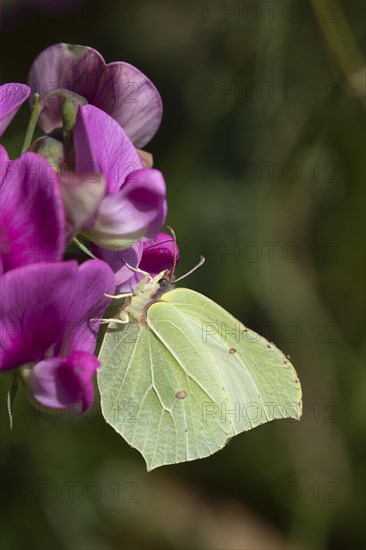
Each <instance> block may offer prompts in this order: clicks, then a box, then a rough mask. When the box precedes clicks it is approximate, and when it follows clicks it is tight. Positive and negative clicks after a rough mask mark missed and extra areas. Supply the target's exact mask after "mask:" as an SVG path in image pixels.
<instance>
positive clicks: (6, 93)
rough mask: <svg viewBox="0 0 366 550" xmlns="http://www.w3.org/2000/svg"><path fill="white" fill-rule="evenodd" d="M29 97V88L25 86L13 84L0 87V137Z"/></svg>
mask: <svg viewBox="0 0 366 550" xmlns="http://www.w3.org/2000/svg"><path fill="white" fill-rule="evenodd" d="M29 95H30V88H29V86H27V85H26V84H18V83H15V82H13V83H10V84H4V85H3V86H0V136H2V134H3V133H4V132H5V130H6V128H7V127H8V126H9V124H10V122H11V121H12V119H13V118H14V116H15V115H16V113H17V112H18V110H19V108H20V106H21V105H22V104H23V103H24V101H26V100H27V99H28V97H29Z"/></svg>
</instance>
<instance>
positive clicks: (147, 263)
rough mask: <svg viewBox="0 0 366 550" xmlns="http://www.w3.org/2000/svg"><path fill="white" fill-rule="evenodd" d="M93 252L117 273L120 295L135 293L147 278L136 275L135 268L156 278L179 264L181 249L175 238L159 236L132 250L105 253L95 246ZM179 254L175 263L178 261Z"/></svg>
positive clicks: (139, 244)
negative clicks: (175, 242) (136, 288)
mask: <svg viewBox="0 0 366 550" xmlns="http://www.w3.org/2000/svg"><path fill="white" fill-rule="evenodd" d="M93 252H94V253H95V255H96V256H98V257H99V258H102V259H103V260H104V261H105V262H107V263H108V264H109V265H110V266H111V268H112V269H113V271H114V274H115V277H116V286H117V287H118V292H121V293H123V292H133V291H134V290H135V287H136V285H137V283H138V282H139V281H140V280H141V279H142V278H143V274H142V273H135V272H134V271H132V270H131V269H130V268H129V267H127V266H126V263H127V264H128V265H129V266H130V267H133V268H139V269H141V270H142V271H146V272H147V273H149V275H151V277H155V275H158V273H161V272H162V271H164V270H165V269H169V270H171V269H172V268H173V267H174V264H175V265H177V264H178V262H179V248H178V245H177V244H175V245H174V240H173V238H172V236H171V235H167V234H166V233H158V235H157V236H156V237H155V238H154V239H151V240H149V241H144V242H142V241H140V242H138V243H136V244H134V245H133V246H131V247H130V248H126V249H125V250H121V251H117V250H115V251H112V250H103V249H102V248H99V247H93ZM174 252H175V262H174Z"/></svg>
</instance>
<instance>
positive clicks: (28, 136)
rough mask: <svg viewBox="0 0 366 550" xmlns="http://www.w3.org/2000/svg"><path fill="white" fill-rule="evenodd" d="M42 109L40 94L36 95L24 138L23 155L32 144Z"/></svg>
mask: <svg viewBox="0 0 366 550" xmlns="http://www.w3.org/2000/svg"><path fill="white" fill-rule="evenodd" d="M42 108H43V106H42V105H41V103H40V101H39V94H34V97H33V103H32V112H31V116H30V119H29V122H28V127H27V131H26V133H25V136H24V141H23V145H22V150H21V153H24V152H25V151H26V150H27V149H29V147H30V144H31V143H32V139H33V134H34V130H35V128H36V124H37V120H38V117H39V115H40V113H41V111H42Z"/></svg>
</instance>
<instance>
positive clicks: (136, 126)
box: [93, 62, 163, 147]
mask: <svg viewBox="0 0 366 550" xmlns="http://www.w3.org/2000/svg"><path fill="white" fill-rule="evenodd" d="M93 103H94V104H95V105H96V106H97V107H99V108H100V109H103V111H105V112H106V113H108V114H109V115H110V116H112V117H113V118H114V119H115V120H117V122H118V123H119V124H120V125H121V126H122V128H123V129H124V130H125V132H126V133H127V135H128V136H129V138H130V139H131V141H132V142H133V143H134V144H135V145H136V147H143V146H144V145H146V143H148V142H149V141H150V140H151V138H152V137H153V136H154V135H155V134H156V131H157V129H158V128H159V126H160V122H161V117H162V112H163V106H162V102H161V98H160V94H159V92H158V91H157V89H156V88H155V86H154V84H153V83H152V82H151V81H150V80H149V79H148V78H147V77H146V76H145V75H144V74H143V73H142V72H141V71H139V69H137V68H136V67H133V66H132V65H130V64H129V63H124V62H116V63H110V64H109V65H107V66H106V68H105V70H104V71H103V74H102V76H101V79H100V81H99V86H98V91H97V93H96V96H95V99H94V101H93Z"/></svg>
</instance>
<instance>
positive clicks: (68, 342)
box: [55, 260, 116, 355]
mask: <svg viewBox="0 0 366 550" xmlns="http://www.w3.org/2000/svg"><path fill="white" fill-rule="evenodd" d="M115 288H116V283H115V277H114V274H113V271H112V270H111V268H110V267H109V265H107V264H106V263H105V262H102V261H101V260H89V261H87V262H84V263H83V264H82V265H81V266H80V267H79V272H78V277H77V279H76V280H75V282H74V288H73V293H74V300H73V302H72V307H71V309H70V310H69V312H68V321H69V327H68V328H69V331H68V334H67V335H66V337H65V338H64V339H63V342H62V346H61V348H60V349H59V348H58V347H56V348H55V351H56V353H59V352H61V353H62V354H63V355H65V354H67V353H70V352H71V351H72V350H78V351H85V352H89V353H92V352H93V351H94V349H95V344H96V339H97V336H98V329H99V325H100V321H99V319H101V318H102V317H103V314H104V311H105V310H106V308H107V306H108V304H109V302H110V301H111V300H110V298H107V297H106V296H105V294H114V291H115ZM92 319H93V320H92Z"/></svg>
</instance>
